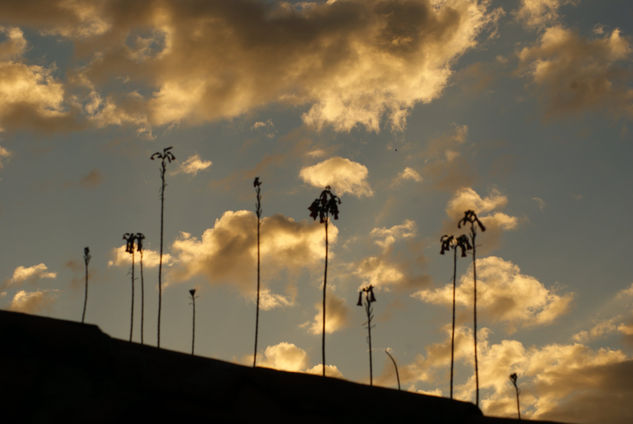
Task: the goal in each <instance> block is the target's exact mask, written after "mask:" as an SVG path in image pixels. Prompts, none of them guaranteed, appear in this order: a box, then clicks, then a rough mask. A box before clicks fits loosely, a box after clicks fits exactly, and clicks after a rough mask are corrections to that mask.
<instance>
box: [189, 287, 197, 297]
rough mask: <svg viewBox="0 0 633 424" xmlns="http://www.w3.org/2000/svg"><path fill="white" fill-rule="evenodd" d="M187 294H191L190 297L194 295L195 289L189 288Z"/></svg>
mask: <svg viewBox="0 0 633 424" xmlns="http://www.w3.org/2000/svg"><path fill="white" fill-rule="evenodd" d="M189 294H190V295H191V297H195V296H196V289H189Z"/></svg>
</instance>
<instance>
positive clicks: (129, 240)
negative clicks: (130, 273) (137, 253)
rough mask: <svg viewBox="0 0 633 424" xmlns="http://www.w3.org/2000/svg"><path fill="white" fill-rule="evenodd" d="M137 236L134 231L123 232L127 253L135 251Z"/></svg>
mask: <svg viewBox="0 0 633 424" xmlns="http://www.w3.org/2000/svg"><path fill="white" fill-rule="evenodd" d="M135 238H136V234H134V233H125V234H123V240H125V251H126V252H127V253H134V239H135Z"/></svg>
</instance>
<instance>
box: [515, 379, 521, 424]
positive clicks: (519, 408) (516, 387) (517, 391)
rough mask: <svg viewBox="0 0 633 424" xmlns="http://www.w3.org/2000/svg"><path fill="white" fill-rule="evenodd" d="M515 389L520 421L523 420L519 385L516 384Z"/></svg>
mask: <svg viewBox="0 0 633 424" xmlns="http://www.w3.org/2000/svg"><path fill="white" fill-rule="evenodd" d="M514 390H515V391H516V394H517V414H518V416H519V421H521V406H520V405H519V387H518V386H516V385H515V386H514Z"/></svg>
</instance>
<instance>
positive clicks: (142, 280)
mask: <svg viewBox="0 0 633 424" xmlns="http://www.w3.org/2000/svg"><path fill="white" fill-rule="evenodd" d="M140 253H141V344H143V327H144V326H145V279H144V278H143V251H142V250H141V252H140Z"/></svg>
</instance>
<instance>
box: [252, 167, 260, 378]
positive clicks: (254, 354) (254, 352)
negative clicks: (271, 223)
mask: <svg viewBox="0 0 633 424" xmlns="http://www.w3.org/2000/svg"><path fill="white" fill-rule="evenodd" d="M255 181H256V182H257V181H258V179H256V180H255ZM256 188H257V210H256V211H255V212H256V215H257V302H256V306H255V347H254V349H253V367H255V366H257V335H258V334H259V291H260V281H261V278H260V250H259V234H260V226H261V219H260V217H261V196H260V188H259V186H256Z"/></svg>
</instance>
